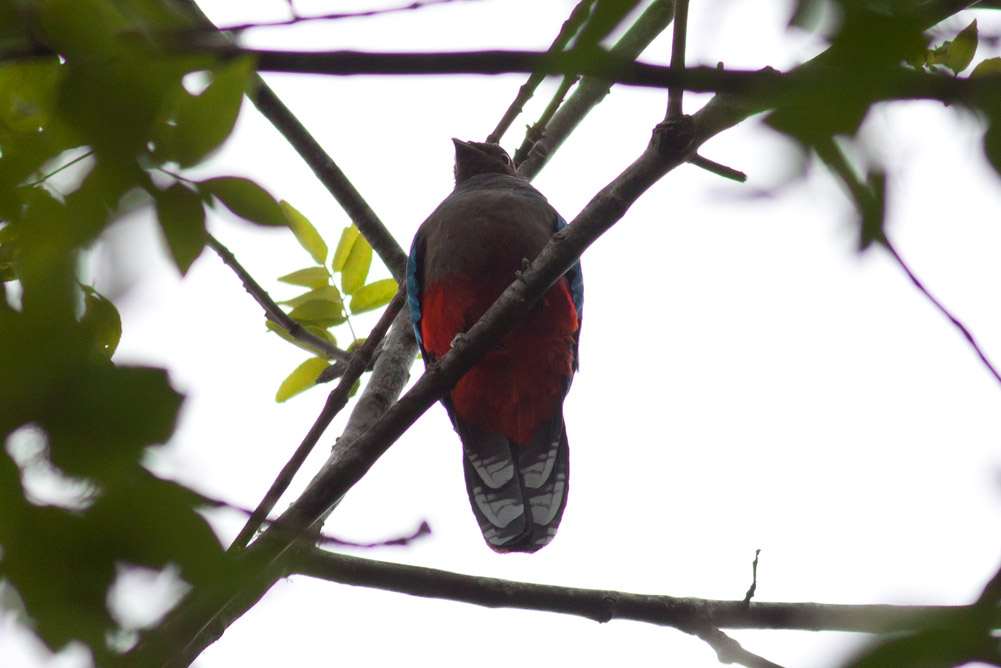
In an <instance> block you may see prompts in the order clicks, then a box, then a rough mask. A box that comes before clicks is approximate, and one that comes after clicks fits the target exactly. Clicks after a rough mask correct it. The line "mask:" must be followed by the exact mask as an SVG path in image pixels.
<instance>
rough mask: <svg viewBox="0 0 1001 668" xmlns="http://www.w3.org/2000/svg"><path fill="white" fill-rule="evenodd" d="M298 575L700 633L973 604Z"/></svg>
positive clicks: (336, 558)
mask: <svg viewBox="0 0 1001 668" xmlns="http://www.w3.org/2000/svg"><path fill="white" fill-rule="evenodd" d="M296 574H298V575H306V576H308V577H313V578H318V579H321V580H327V581H330V582H338V583H341V584H346V585H352V586H358V587H371V588H373V589H381V590H384V591H393V592H397V593H401V594H407V595H410V596H420V597H423V598H435V599H441V600H448V601H456V602H460V603H468V604H472V605H479V606H483V607H487V608H510V609H518V610H537V611H542V612H554V613H560V614H567V615H573V616H576V617H583V618H585V619H590V620H592V621H595V622H599V623H605V622H609V621H611V620H613V619H617V620H630V621H634V622H643V623H647V624H654V625H657V626H668V627H673V628H676V629H679V630H681V631H684V632H686V633H692V634H693V635H699V636H700V637H702V635H701V634H702V633H706V634H707V635H709V636H712V635H714V633H712V632H711V631H710V629H716V630H717V631H718V630H719V629H721V628H726V629H771V630H780V629H784V630H798V631H851V632H856V633H880V634H882V633H900V632H904V631H915V630H918V629H921V628H924V627H926V626H927V625H928V624H929V623H931V622H938V621H942V620H947V619H957V618H960V617H961V616H962V615H964V614H966V613H967V612H968V611H969V610H970V608H971V606H968V605H843V604H829V603H761V602H752V603H750V604H747V603H745V602H744V601H742V600H741V601H737V600H734V601H723V600H715V599H700V598H688V597H677V596H662V595H652V594H635V593H628V592H620V591H612V590H605V589H584V588H578V587H562V586H557V585H543V584H534V583H528V582H515V581H511V580H502V579H499V578H491V577H483V576H479V575H465V574H462V573H454V572H450V571H443V570H439V569H435V568H425V567H422V566H411V565H407V564H396V563H391V562H385V561H376V560H373V559H362V558H359V557H351V556H347V555H343V554H336V553H333V552H327V551H325V550H321V549H319V548H312V549H309V550H304V551H302V552H300V553H299V554H297V555H296V558H295V560H294V561H293V560H290V561H288V562H286V568H285V570H284V571H283V575H284V576H291V575H296ZM992 619H993V624H994V626H995V628H998V627H1001V612H999V611H998V610H994V611H993V612H992ZM710 644H713V643H710ZM714 647H715V645H714Z"/></svg>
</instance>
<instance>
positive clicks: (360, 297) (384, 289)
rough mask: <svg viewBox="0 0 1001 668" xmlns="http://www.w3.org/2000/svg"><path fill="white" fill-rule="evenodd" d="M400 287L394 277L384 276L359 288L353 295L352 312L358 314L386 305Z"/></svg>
mask: <svg viewBox="0 0 1001 668" xmlns="http://www.w3.org/2000/svg"><path fill="white" fill-rule="evenodd" d="M398 289H399V286H398V285H397V284H396V281H395V280H393V279H392V278H384V279H382V280H381V281H375V282H374V283H369V284H368V285H365V286H362V287H360V288H358V290H356V291H355V293H354V294H353V295H352V296H351V313H353V314H356V315H357V314H358V313H364V312H366V311H372V310H374V309H377V308H380V307H383V306H385V305H386V304H388V303H389V302H390V301H391V300H392V299H393V296H394V295H395V294H396V291H397V290H398Z"/></svg>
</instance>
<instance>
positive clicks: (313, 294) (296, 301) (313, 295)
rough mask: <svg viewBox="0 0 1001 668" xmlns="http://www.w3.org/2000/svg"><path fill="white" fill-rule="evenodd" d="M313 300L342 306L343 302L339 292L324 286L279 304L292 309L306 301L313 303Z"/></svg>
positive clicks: (333, 287)
mask: <svg viewBox="0 0 1001 668" xmlns="http://www.w3.org/2000/svg"><path fill="white" fill-rule="evenodd" d="M314 299H319V300H322V301H331V302H337V303H338V304H341V305H343V303H344V302H343V300H342V299H341V292H340V290H338V289H337V288H336V287H335V286H333V285H324V286H323V287H322V288H317V289H315V290H310V291H309V292H305V293H303V294H301V295H299V296H298V297H293V298H292V299H289V300H286V301H283V302H280V303H282V304H288V305H289V306H291V307H292V308H295V307H296V306H302V305H303V304H305V303H306V302H308V301H313V300H314Z"/></svg>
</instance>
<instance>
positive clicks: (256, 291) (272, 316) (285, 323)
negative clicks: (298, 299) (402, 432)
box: [205, 234, 351, 361]
mask: <svg viewBox="0 0 1001 668" xmlns="http://www.w3.org/2000/svg"><path fill="white" fill-rule="evenodd" d="M205 243H206V244H207V245H208V246H209V247H210V248H211V249H212V250H214V251H215V252H216V255H218V256H219V258H220V259H222V261H223V262H224V263H225V264H226V265H227V266H228V267H229V268H230V269H232V270H233V273H235V274H236V275H237V276H238V277H239V278H240V280H241V281H242V282H243V287H244V288H245V289H246V290H247V292H248V293H250V296H251V297H253V298H254V300H255V301H256V302H257V303H258V304H260V305H261V308H262V309H264V314H265V315H266V316H267V318H268V319H269V320H271V321H272V322H274V323H275V324H276V325H278V326H279V327H281V328H282V329H284V330H285V331H286V332H288V334H289V336H291V337H292V338H293V339H295V340H296V341H299V342H300V343H303V344H305V345H307V346H309V347H310V348H313V349H314V350H315V351H316V352H318V353H320V354H321V355H324V356H326V357H329V358H331V359H335V360H339V361H345V360H348V359H350V358H351V354H350V353H348V352H346V351H344V350H341V349H340V348H338V347H337V346H335V345H333V344H332V343H330V341H327V340H326V339H324V338H321V337H319V336H317V335H316V334H314V333H313V332H311V331H309V330H308V329H306V328H305V327H303V326H302V325H301V324H300V323H298V322H296V321H295V320H293V319H292V318H290V317H289V315H288V314H287V313H285V311H283V310H281V308H279V306H278V304H276V303H275V302H274V300H273V299H271V295H269V294H268V293H267V291H266V290H265V289H264V288H262V287H261V286H260V284H259V283H258V282H257V281H255V280H254V277H253V276H251V275H250V272H248V271H247V270H246V269H244V268H243V265H241V264H240V263H239V262H238V261H237V259H236V257H235V256H234V255H233V253H232V252H230V250H229V249H228V248H226V247H225V246H223V245H222V243H221V242H220V241H219V240H218V239H216V238H215V237H213V236H212V235H211V234H210V235H208V241H206V242H205Z"/></svg>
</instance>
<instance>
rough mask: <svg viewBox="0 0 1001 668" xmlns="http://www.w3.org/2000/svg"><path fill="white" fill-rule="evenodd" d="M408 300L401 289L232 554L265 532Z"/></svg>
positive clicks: (234, 540)
mask: <svg viewBox="0 0 1001 668" xmlns="http://www.w3.org/2000/svg"><path fill="white" fill-rule="evenodd" d="M405 300H406V290H404V289H403V288H402V287H401V288H400V289H399V290H398V291H397V292H396V296H395V297H393V300H392V301H391V302H389V305H388V306H386V309H385V310H384V311H383V312H382V316H381V317H380V318H379V322H378V323H376V325H375V327H373V328H372V331H371V332H370V333H369V335H368V338H366V339H365V343H364V344H362V346H361V347H360V348H359V349H358V350H356V351H355V352H354V353H353V354H352V356H351V361H350V362H348V364H347V368H346V369H345V370H344V375H343V376H341V380H340V382H339V383H338V384H337V387H335V388H334V389H333V390H331V391H330V394H328V395H327V401H326V403H324V405H323V410H321V411H320V414H319V415H318V416H317V418H316V420H315V421H314V422H313V426H312V427H310V429H309V432H308V433H307V434H306V437H305V438H304V439H303V440H302V443H300V444H299V447H298V448H296V450H295V452H294V453H293V454H292V457H291V458H290V459H289V461H288V462H287V463H286V464H285V466H284V467H283V468H282V470H281V472H280V473H279V474H278V477H277V478H276V479H275V481H274V483H272V485H271V488H270V489H269V490H268V492H267V494H265V495H264V498H263V499H262V500H261V502H260V503H259V504H258V505H257V508H255V509H254V512H253V513H251V515H250V517H249V518H248V519H247V523H246V524H245V525H244V527H243V529H241V530H240V533H239V534H238V535H237V537H236V538H235V539H233V543H232V544H231V545H230V546H229V551H230V552H238V551H239V550H242V549H243V548H244V547H246V546H247V544H248V543H249V542H250V539H251V538H252V537H253V536H254V534H255V533H257V530H258V529H260V528H261V525H262V524H264V521H265V520H266V519H267V516H268V514H269V513H270V512H271V510H272V509H273V508H274V507H275V504H276V503H278V499H280V498H281V495H282V494H284V493H285V491H286V490H287V489H288V487H289V485H290V484H292V479H293V478H294V477H295V474H296V473H297V472H298V471H299V468H300V467H301V466H302V464H303V462H305V461H306V457H308V456H309V453H310V452H312V451H313V447H314V446H315V445H316V443H317V442H318V441H319V440H320V436H322V435H323V432H324V431H326V429H327V427H328V426H330V423H331V421H333V419H334V417H336V416H337V414H338V413H339V412H340V411H341V409H342V408H344V406H346V405H347V403H348V397H349V396H350V394H351V389H352V388H353V387H354V384H355V382H356V381H357V380H358V379H359V378H361V375H362V374H363V373H364V372H365V369H367V368H368V365H369V363H370V362H371V361H372V356H373V355H374V354H375V349H376V348H377V347H378V346H379V344H380V343H381V342H382V339H383V337H385V336H386V332H387V331H388V330H389V326H390V324H392V322H393V320H395V319H396V315H397V313H399V312H400V309H401V308H402V307H403V302H404V301H405Z"/></svg>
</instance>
